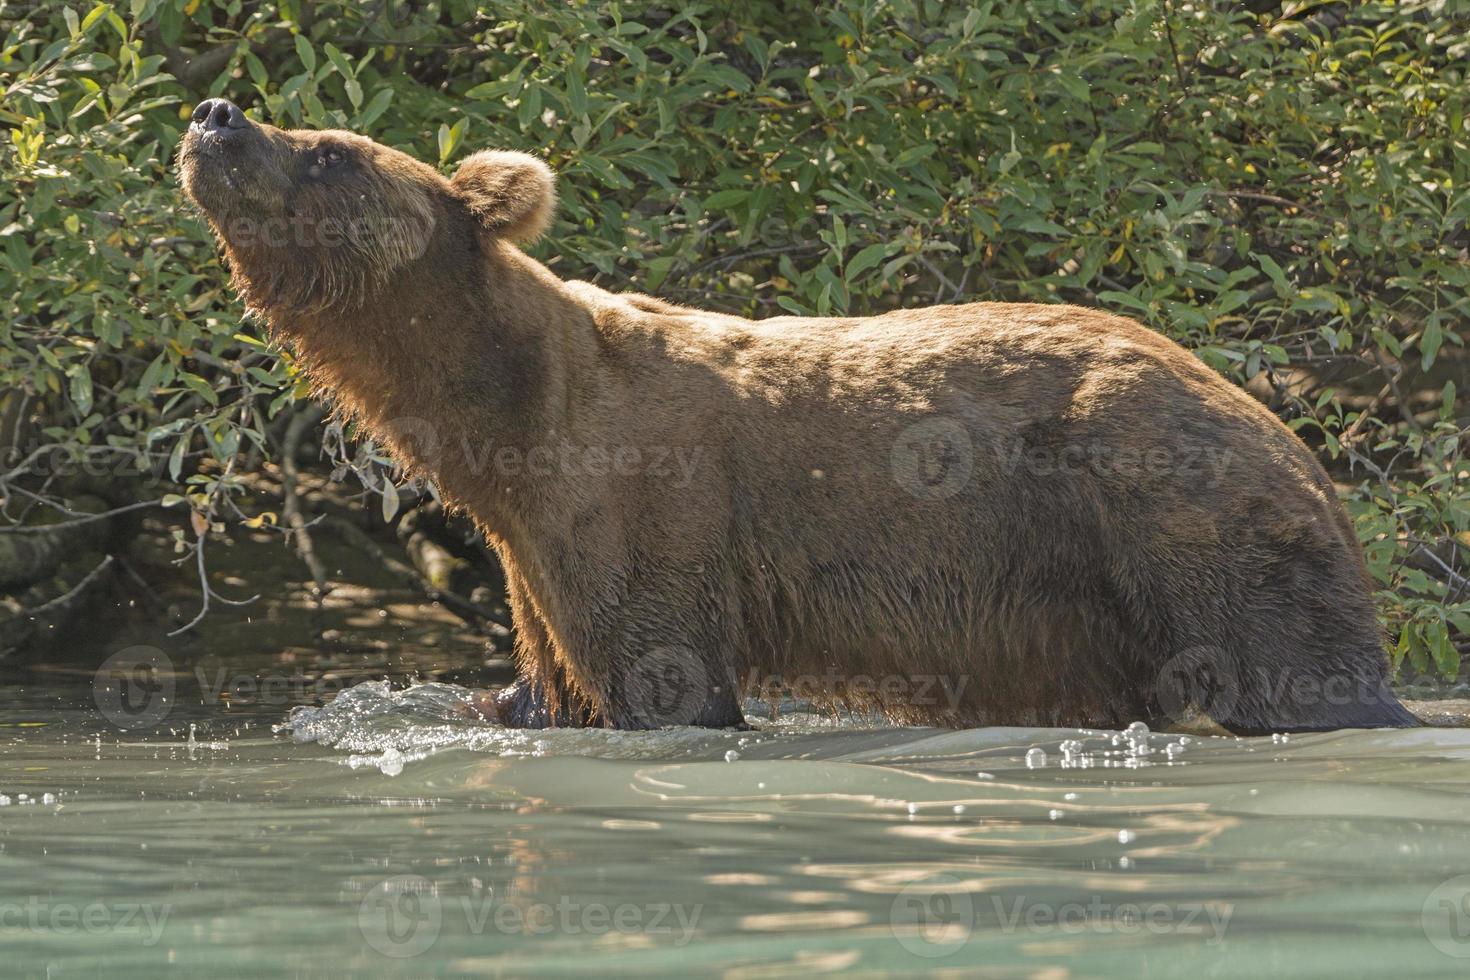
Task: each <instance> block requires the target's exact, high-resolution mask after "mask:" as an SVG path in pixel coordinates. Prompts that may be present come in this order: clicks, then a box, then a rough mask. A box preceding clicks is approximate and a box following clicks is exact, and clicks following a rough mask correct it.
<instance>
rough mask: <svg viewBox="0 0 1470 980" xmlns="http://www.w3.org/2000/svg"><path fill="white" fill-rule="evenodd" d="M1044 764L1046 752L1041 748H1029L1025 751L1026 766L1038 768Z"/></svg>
mask: <svg viewBox="0 0 1470 980" xmlns="http://www.w3.org/2000/svg"><path fill="white" fill-rule="evenodd" d="M1044 765H1046V753H1045V752H1044V751H1042V750H1041V749H1031V750H1030V751H1029V752H1027V753H1026V768H1027V769H1040V768H1041V767H1042V766H1044Z"/></svg>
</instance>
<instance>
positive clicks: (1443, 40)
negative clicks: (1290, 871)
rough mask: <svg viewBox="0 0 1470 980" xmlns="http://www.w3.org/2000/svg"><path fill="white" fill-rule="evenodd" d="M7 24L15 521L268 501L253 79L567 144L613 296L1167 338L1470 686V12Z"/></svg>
mask: <svg viewBox="0 0 1470 980" xmlns="http://www.w3.org/2000/svg"><path fill="white" fill-rule="evenodd" d="M0 31H3V35H4V42H3V45H4V46H3V50H0V93H3V95H0V117H3V120H4V123H5V126H6V128H7V129H8V131H9V139H8V141H6V142H5V144H4V145H3V149H0V187H3V188H5V189H4V190H3V191H0V252H3V257H0V304H3V307H4V309H3V315H0V386H3V387H4V389H5V394H4V403H3V406H0V407H3V408H4V412H3V413H0V416H3V417H4V418H7V419H9V420H10V424H11V425H12V429H11V430H10V435H11V436H12V438H11V443H12V444H11V445H9V446H8V447H6V448H8V449H9V458H8V459H6V460H4V466H3V471H0V478H3V487H0V489H3V491H4V495H5V505H6V508H7V509H6V513H7V514H9V515H10V516H11V517H12V518H14V517H16V516H18V515H27V519H39V518H40V516H41V515H43V514H44V512H45V511H46V510H47V505H45V504H41V503H38V501H39V500H41V499H44V500H47V501H49V502H51V503H62V504H63V505H64V502H65V495H66V492H67V491H66V487H65V486H64V485H62V484H61V483H59V482H57V481H56V480H54V479H48V478H47V477H46V475H45V474H43V473H39V472H37V470H36V467H35V465H34V459H33V457H36V458H39V455H43V454H44V453H43V451H45V450H47V448H48V447H60V448H62V449H63V450H65V451H66V452H69V453H71V454H73V455H74V456H77V457H79V458H80V457H85V458H88V459H92V458H96V459H101V460H108V461H111V463H112V464H115V466H116V467H117V469H116V470H115V472H119V473H122V472H127V473H133V474H137V475H139V481H140V482H139V484H138V485H139V486H146V487H149V488H151V489H150V491H149V492H150V493H152V495H153V496H156V497H159V498H163V497H165V496H166V497H167V502H168V503H169V504H172V505H175V507H176V510H175V513H178V514H179V515H180V518H179V523H180V525H181V529H180V531H179V532H178V533H179V535H180V540H183V534H184V532H183V526H184V525H187V524H188V523H189V520H188V517H187V514H186V513H185V505H187V507H188V508H192V510H193V511H194V513H195V514H197V515H199V517H202V518H206V519H207V520H208V521H214V522H220V521H227V520H236V519H240V518H241V517H242V516H243V515H238V514H236V513H232V512H231V509H230V508H229V507H228V503H229V500H230V498H231V492H232V489H233V488H234V487H235V486H236V485H237V484H238V481H239V480H241V479H242V478H243V477H244V476H245V475H247V474H248V471H249V470H250V468H251V467H253V466H258V465H260V461H261V459H263V458H265V457H266V456H267V455H269V453H270V452H271V451H272V450H273V449H274V448H276V447H275V445H274V443H273V437H272V434H271V433H272V419H273V418H274V417H275V416H276V415H277V413H279V412H280V411H281V410H282V408H283V406H285V405H287V404H288V403H289V402H291V401H292V400H293V399H295V398H296V397H298V396H299V395H300V392H299V391H298V390H297V384H296V380H297V379H296V377H295V374H294V370H293V366H292V364H291V363H290V361H289V358H286V357H284V356H282V355H281V354H279V353H278V352H275V351H272V350H269V349H267V348H266V347H265V346H264V345H263V344H262V343H261V341H260V340H259V339H258V336H257V331H256V329H255V328H254V327H253V326H252V325H250V324H248V323H244V322H242V310H241V309H240V307H239V305H238V304H237V303H236V301H235V300H234V299H233V298H232V297H231V295H230V294H229V292H228V290H227V288H226V285H225V283H226V276H225V273H224V270H222V269H221V267H220V264H219V261H218V259H217V258H216V255H215V250H214V248H213V245H212V243H211V241H210V239H209V236H208V233H207V230H206V228H205V226H204V224H203V223H202V221H201V220H200V219H199V218H198V217H197V216H195V215H194V214H193V213H192V212H191V211H190V209H189V208H188V207H186V206H184V204H183V202H182V200H181V196H180V194H179V192H178V190H177V184H176V181H175V179H174V178H173V176H172V172H171V157H172V154H173V151H174V147H175V145H176V143H177V140H178V138H179V136H180V134H181V132H182V131H183V129H184V127H185V125H186V123H187V116H188V112H189V110H190V108H191V107H192V106H193V105H194V104H195V103H196V102H197V101H199V100H200V99H201V98H203V97H205V96H208V95H228V96H229V97H230V98H232V99H233V100H235V101H236V102H238V103H240V104H241V105H242V106H243V107H246V108H247V109H248V110H249V112H250V113H251V114H252V115H254V116H256V117H258V118H262V119H266V120H269V121H272V122H274V123H276V124H278V125H283V126H309V127H323V126H340V127H347V128H351V129H355V130H359V131H362V132H365V133H368V134H370V135H372V136H373V137H375V138H376V139H378V140H380V141H383V142H386V143H389V144H392V145H394V146H398V147H400V148H402V149H405V150H408V151H409V152H411V153H414V154H415V155H418V156H419V157H421V158H423V159H427V160H431V161H437V162H438V163H439V164H441V165H442V166H443V167H444V168H445V169H446V171H447V170H449V169H452V167H453V165H454V163H455V162H456V161H457V160H458V159H460V158H462V157H463V156H464V155H466V154H467V153H469V152H471V151H473V150H474V149H477V148H481V147H485V146H499V147H512V148H519V149H525V150H529V151H531V152H534V153H538V154H541V155H543V156H544V157H546V158H547V159H549V161H550V162H551V163H552V165H553V166H554V167H555V168H556V170H557V171H558V172H559V173H560V175H561V182H562V183H561V187H562V210H561V218H560V220H559V222H558V224H557V225H556V227H555V229H554V231H553V234H552V235H551V236H550V238H549V240H548V241H547V242H545V243H543V244H541V245H539V246H538V247H537V253H538V254H539V255H541V256H542V257H543V258H546V259H547V260H549V261H551V262H552V265H553V268H555V269H556V270H557V271H559V272H560V273H561V274H562V275H564V276H568V277H580V278H594V279H596V280H597V281H599V282H601V283H603V284H604V285H607V286H609V287H614V288H616V287H620V286H630V287H634V288H639V289H643V290H647V291H650V292H654V293H657V294H660V295H663V296H666V297H668V298H671V299H673V300H675V301H679V302H686V303H695V304H700V305H707V306H712V307H717V308H722V309H727V310H732V311H739V312H743V313H748V314H752V315H757V316H760V315H769V314H772V313H776V312H779V311H781V310H787V311H793V312H798V313H807V312H813V313H842V312H852V313H871V312H876V311H880V310H883V309H887V308H892V307H895V306H899V305H909V306H912V305H921V304H927V303H933V302H952V301H955V300H960V299H966V300H979V299H996V300H1034V301H1041V302H1056V301H1068V302H1077V303H1084V304H1090V305H1098V306H1104V307H1108V308H1111V309H1114V310H1118V311H1121V312H1124V313H1127V314H1130V315H1133V316H1136V317H1138V318H1140V319H1142V320H1144V321H1145V322H1147V323H1149V324H1150V325H1152V326H1154V327H1156V328H1157V329H1159V330H1162V331H1164V332H1166V333H1168V334H1169V335H1170V336H1172V337H1174V338H1176V339H1178V340H1179V341H1180V342H1182V343H1184V344H1185V345H1187V346H1189V347H1191V348H1193V349H1194V350H1195V351H1196V352H1197V353H1198V355H1199V356H1200V357H1201V358H1203V359H1204V360H1205V361H1206V362H1208V363H1209V364H1210V365H1212V366H1213V367H1215V368H1217V369H1218V370H1220V371H1222V372H1224V373H1225V374H1226V375H1227V376H1229V377H1230V378H1232V379H1233V380H1234V381H1236V382H1238V383H1241V384H1246V385H1249V386H1250V387H1251V389H1252V390H1253V391H1254V392H1256V393H1257V394H1258V395H1260V396H1261V397H1262V398H1265V399H1267V400H1269V403H1270V404H1271V406H1272V407H1273V408H1274V409H1275V410H1276V411H1277V412H1279V413H1280V414H1281V416H1282V417H1283V418H1285V419H1287V420H1288V421H1289V423H1290V424H1291V425H1292V426H1294V427H1295V428H1296V429H1297V431H1298V432H1299V433H1300V434H1301V435H1302V437H1303V438H1305V439H1306V440H1308V442H1309V443H1311V444H1312V445H1313V446H1316V447H1319V448H1320V451H1321V454H1322V456H1323V458H1324V460H1325V461H1326V462H1327V463H1328V465H1329V466H1330V468H1331V469H1332V471H1333V472H1334V474H1335V476H1336V477H1337V478H1338V479H1339V480H1340V481H1341V482H1342V483H1343V485H1344V486H1347V487H1350V488H1351V489H1350V490H1349V491H1348V492H1347V500H1348V503H1349V506H1350V507H1351V510H1352V513H1353V515H1354V517H1355V519H1356V521H1357V526H1358V529H1359V533H1360V536H1361V538H1362V540H1363V542H1364V544H1365V545H1366V548H1367V553H1368V557H1369V562H1370V565H1371V568H1372V571H1373V574H1374V575H1375V577H1376V578H1377V580H1378V582H1379V583H1380V585H1381V587H1382V593H1381V596H1380V599H1381V608H1382V611H1383V615H1384V617H1385V623H1386V626H1387V628H1388V630H1389V631H1390V634H1391V637H1392V639H1393V641H1394V642H1396V644H1397V646H1396V653H1397V656H1398V657H1400V658H1407V659H1408V660H1409V662H1410V663H1412V664H1413V665H1414V667H1415V668H1416V669H1418V670H1420V671H1429V670H1434V669H1437V670H1438V671H1439V672H1442V673H1443V674H1445V675H1449V676H1453V675H1454V674H1455V672H1456V671H1457V670H1458V667H1459V654H1460V653H1461V652H1462V650H1463V648H1464V646H1465V645H1466V644H1467V638H1470V597H1467V586H1470V583H1467V581H1466V579H1465V577H1464V576H1465V573H1466V571H1467V562H1466V561H1465V559H1464V551H1465V549H1466V548H1467V547H1470V534H1467V531H1470V528H1467V521H1470V489H1467V481H1466V479H1465V472H1464V471H1465V463H1464V460H1463V457H1462V451H1461V447H1462V442H1463V424H1464V423H1465V414H1466V412H1465V406H1464V404H1463V402H1462V400H1461V399H1460V398H1459V396H1458V394H1457V388H1456V383H1457V381H1458V382H1459V386H1460V388H1461V389H1463V388H1464V387H1465V381H1464V376H1465V364H1466V360H1465V352H1464V346H1463V345H1464V333H1465V328H1466V325H1467V318H1470V260H1467V247H1470V231H1467V220H1470V151H1467V142H1470V134H1467V122H1466V114H1467V111H1470V79H1467V77H1466V65H1467V64H1470V9H1467V7H1466V5H1464V4H1461V3H1458V2H1452V0H1428V2H1401V3H1394V2H1339V3H1330V2H1314V0H1293V2H1286V3H1279V2H1278V3H1272V2H1259V0H1257V2H1254V3H1234V2H1221V0H987V2H982V3H973V4H960V3H944V2H939V0H827V2H821V3H815V4H786V3H781V2H775V0H769V2H768V0H748V2H734V3H691V4H687V5H683V4H658V3H643V2H580V3H560V2H558V3H545V4H542V3H531V2H525V0H507V2H500V3H496V4H493V5H491V4H488V3H485V2H484V0H479V2H474V0H438V2H419V0H381V2H378V3H369V4H366V5H362V4H359V3H357V2H340V3H338V2H316V3H312V2H307V0H295V2H265V0H259V2H256V0H248V2H247V0H230V2H228V3H208V2H201V0H132V2H131V3H111V4H109V3H98V4H95V5H91V4H86V3H82V4H77V5H68V4H65V3H53V2H46V3H30V4H17V3H14V2H10V0H0ZM24 418H30V419H34V420H35V422H34V425H33V426H31V428H30V429H29V430H28V432H29V434H28V435H27V437H26V438H25V439H24V440H19V439H18V438H17V437H16V433H17V432H19V431H20V430H19V429H16V428H15V427H14V423H15V420H17V419H24ZM0 431H3V430H0ZM0 445H3V444H0ZM252 450H253V451H252ZM148 474H151V476H148ZM155 491H156V492H155ZM51 509H52V510H54V509H55V508H51ZM194 523H195V528H196V530H197V529H198V528H199V526H200V525H201V524H202V523H204V522H202V521H200V520H198V519H197V518H196V520H195V522H194Z"/></svg>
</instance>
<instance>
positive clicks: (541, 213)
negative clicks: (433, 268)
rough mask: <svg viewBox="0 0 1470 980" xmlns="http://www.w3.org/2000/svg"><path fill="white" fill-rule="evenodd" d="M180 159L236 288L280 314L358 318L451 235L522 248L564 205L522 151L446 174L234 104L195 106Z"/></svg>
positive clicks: (547, 176) (361, 139)
mask: <svg viewBox="0 0 1470 980" xmlns="http://www.w3.org/2000/svg"><path fill="white" fill-rule="evenodd" d="M178 161H179V172H180V176H181V179H182V182H183V186H184V190H185V192H186V193H187V194H188V195H189V197H190V198H192V199H193V200H194V202H195V203H196V204H198V205H199V207H200V208H201V209H202V210H203V211H204V214H205V215H206V216H207V217H208V219H209V223H210V225H211V226H212V227H213V229H214V231H215V234H216V236H217V237H218V238H219V240H220V243H221V245H222V246H223V248H224V250H225V253H226V256H227V257H228V259H229V262H230V267H231V272H232V275H233V277H234V284H235V286H236V288H237V289H238V290H239V292H240V294H241V296H242V297H243V298H244V299H245V302H246V304H247V305H248V306H250V307H251V308H253V309H256V310H258V311H261V312H265V313H267V314H268V315H270V317H271V318H272V319H273V320H279V319H282V318H286V319H289V318H290V317H291V316H293V315H306V314H321V313H333V314H350V313H351V312H352V311H354V310H359V309H362V308H364V307H366V306H368V305H369V304H372V303H373V302H374V299H375V297H376V296H377V294H378V293H379V292H380V291H381V290H383V289H384V288H385V287H387V286H388V285H389V284H390V283H391V282H392V281H393V279H394V277H395V276H397V275H400V274H403V273H405V272H407V271H409V270H410V269H411V268H412V267H413V266H414V265H415V264H416V263H421V262H432V261H434V260H435V255H434V254H433V253H434V251H435V248H434V247H435V244H436V242H442V241H443V239H444V237H445V236H446V235H448V234H451V233H452V232H453V231H454V230H456V229H465V228H469V229H471V230H472V232H473V235H474V238H476V239H484V238H497V239H502V240H505V241H511V242H518V243H524V242H528V241H531V240H532V239H534V238H536V237H537V236H538V235H540V234H541V232H543V231H544V230H545V229H546V226H547V224H549V222H550V220H551V215H552V211H553V209H554V207H555V180H554V178H553V176H552V173H551V170H550V169H549V168H548V167H547V166H546V164H544V163H542V162H541V161H540V160H537V159H536V158H535V157H531V156H527V155H526V154H524V153H514V152H508V151H495V150H486V151H482V152H480V153H476V154H474V155H473V156H471V157H469V158H468V159H466V160H465V161H464V163H463V164H461V165H460V167H459V170H458V171H457V172H456V173H455V175H454V177H453V178H452V179H447V180H446V179H445V178H444V177H443V176H441V175H440V174H439V172H438V171H436V170H435V169H434V168H433V167H430V166H428V165H427V164H424V163H421V162H420V161H418V160H415V159H414V158H413V157H411V156H409V155H407V154H406V153H401V152H399V151H398V150H395V149H392V148H391V147H387V146H383V145H381V144H379V143H375V142H374V141H372V140H370V139H368V138H367V137H365V136H359V135H358V134H356V133H351V132H344V131H341V130H299V129H298V130H283V129H277V128H276V127H274V126H269V125H266V124H264V123H257V122H253V121H251V120H249V119H247V118H246V117H245V114H244V113H243V112H241V111H240V109H239V108H237V107H236V106H235V105H233V104H232V103H230V102H227V101H226V100H224V99H206V100H205V101H204V102H201V103H200V104H199V105H198V107H196V108H195V110H194V113H193V117H192V120H191V122H190V124H189V129H188V131H187V132H186V133H185V134H184V138H183V141H182V143H181V144H180V148H179V157H178ZM461 251H462V250H461Z"/></svg>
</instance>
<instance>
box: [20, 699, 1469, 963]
mask: <svg viewBox="0 0 1470 980" xmlns="http://www.w3.org/2000/svg"><path fill="white" fill-rule="evenodd" d="M6 690H7V691H8V692H9V693H8V694H7V695H6V698H7V699H6V700H3V701H0V740H3V742H4V756H3V758H4V760H5V763H4V770H3V776H0V794H3V795H0V881H3V883H4V884H3V890H0V937H3V941H4V943H5V949H6V952H7V954H8V959H9V964H10V966H11V967H13V968H14V969H15V970H17V971H18V975H22V976H49V977H68V976H90V975H97V974H105V975H107V976H137V977H154V976H159V975H163V974H164V972H165V971H168V974H169V975H175V974H177V975H184V976H191V975H197V976H204V975H209V976H213V977H220V976H237V975H244V976H263V977H264V976H271V977H276V976H312V977H318V976H321V977H326V976H381V975H388V976H412V977H419V976H462V975H484V974H490V975H507V976H525V975H548V976H562V975H566V974H568V973H579V972H586V973H598V974H601V975H609V974H611V975H625V974H629V973H637V974H643V975H656V974H665V973H667V974H678V975H690V974H695V973H710V972H712V973H718V974H724V975H729V976H784V975H792V974H803V975H814V974H821V973H825V972H837V971H841V970H855V971H859V972H868V973H891V974H894V975H903V976H909V975H914V974H919V973H929V972H932V973H949V974H952V975H964V976H998V977H1012V976H1015V977H1022V976H1026V977H1094V976H1095V977H1129V978H1138V977H1174V976H1179V975H1190V974H1194V975H1200V976H1240V975H1242V974H1250V973H1257V974H1260V975H1262V976H1276V975H1296V974H1311V975H1337V976H1362V975H1367V974H1372V973H1376V972H1379V968H1380V966H1381V965H1382V964H1393V966H1394V970H1395V972H1399V973H1403V974H1406V975H1413V976H1462V975H1464V973H1465V968H1466V966H1467V965H1470V900H1467V899H1470V808H1467V806H1466V788H1467V783H1470V735H1467V733H1466V732H1464V731H1461V730H1436V729H1426V730H1419V731H1407V732H1344V733H1337V734H1328V735H1312V736H1292V737H1291V738H1290V739H1274V740H1273V739H1270V738H1267V739H1237V738H1229V737H1218V738H1217V737H1208V736H1180V735H1172V734H1159V733H1150V732H1146V731H1142V730H1130V731H1128V732H1080V731H1076V730H1066V731H1060V730H1037V729H985V730H977V731H960V732H949V731H936V730H932V729H878V728H864V727H861V726H860V725H857V724H855V723H852V722H846V723H843V724H840V725H839V724H834V723H832V722H830V721H826V720H823V719H819V718H815V717H812V716H804V715H801V714H800V713H795V714H788V713H783V714H782V715H781V716H780V720H779V721H776V722H772V721H769V720H766V721H760V720H759V719H758V720H757V730H755V731H751V732H709V731H703V730H694V729H680V730H668V731H662V732H652V733H626V732H605V731H550V732H513V731H504V730H500V729H494V728H487V727H484V726H479V725H475V724H473V723H471V722H468V721H466V720H465V719H464V712H463V701H464V697H463V691H462V690H461V689H459V688H455V687H453V686H451V685H441V684H428V685H421V686H419V687H416V688H413V689H410V690H408V691H400V692H396V693H394V692H391V691H389V689H388V687H387V685H386V684H383V683H381V682H370V683H364V684H359V685H357V686H356V687H353V688H352V689H350V690H349V691H347V692H345V693H344V694H342V695H341V696H339V697H338V698H337V699H336V700H335V701H334V702H332V703H331V704H330V705H328V706H326V707H324V708H314V707H298V708H296V709H295V710H294V711H293V712H291V714H290V715H289V717H287V716H286V713H285V710H284V709H283V708H281V707H279V706H274V707H262V708H261V709H260V710H257V711H254V712H250V711H244V712H238V713H237V714H236V715H235V716H233V717H232V718H231V719H230V720H229V721H228V722H225V721H222V720H220V718H218V717H213V718H211V717H207V716H203V715H201V716H199V717H198V718H196V719H193V720H191V719H188V718H182V719H181V718H180V717H174V718H172V719H171V721H170V722H169V724H172V726H173V727H172V728H169V727H167V726H165V727H160V728H157V729H140V730H139V731H137V732H133V733H127V732H119V730H118V729H117V728H114V727H110V726H107V725H105V724H103V723H101V722H100V721H99V719H98V718H97V712H96V710H95V707H93V706H92V705H91V704H90V698H91V692H90V691H86V692H78V694H77V696H76V698H74V699H73V701H72V702H70V703H71V705H72V706H71V707H70V708H68V707H66V705H64V704H58V703H57V702H55V700H54V698H52V697H51V695H53V694H54V689H48V699H47V701H46V702H45V703H44V704H42V703H40V702H38V701H36V700H34V699H30V698H29V696H28V695H27V694H26V693H25V691H24V690H17V689H13V688H12V689H6ZM1370 964H1371V966H1370ZM7 972H8V971H7Z"/></svg>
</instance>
